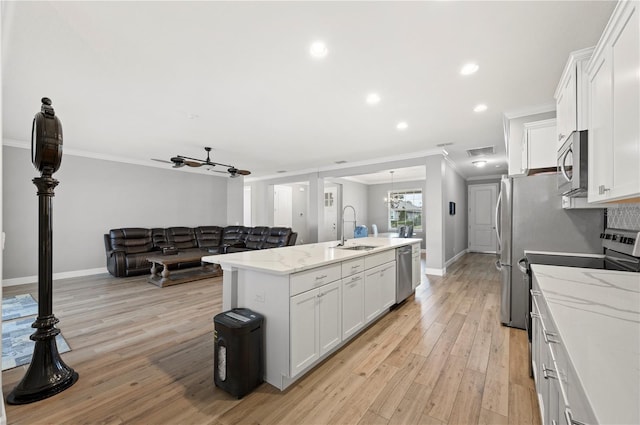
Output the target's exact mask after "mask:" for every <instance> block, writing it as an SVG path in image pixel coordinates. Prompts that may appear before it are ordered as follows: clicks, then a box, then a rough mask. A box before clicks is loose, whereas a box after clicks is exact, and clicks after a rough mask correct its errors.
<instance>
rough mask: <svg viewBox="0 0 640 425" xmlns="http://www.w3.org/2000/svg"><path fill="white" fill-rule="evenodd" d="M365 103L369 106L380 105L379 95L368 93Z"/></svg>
mask: <svg viewBox="0 0 640 425" xmlns="http://www.w3.org/2000/svg"><path fill="white" fill-rule="evenodd" d="M367 103H368V104H369V105H377V104H378V103H380V95H379V94H378V93H369V94H368V95H367Z"/></svg>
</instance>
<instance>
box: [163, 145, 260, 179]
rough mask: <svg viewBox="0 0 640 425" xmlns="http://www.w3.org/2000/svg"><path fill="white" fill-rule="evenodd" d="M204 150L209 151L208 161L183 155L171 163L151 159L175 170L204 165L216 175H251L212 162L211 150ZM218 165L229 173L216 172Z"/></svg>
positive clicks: (170, 161) (226, 165)
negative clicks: (225, 168) (171, 165)
mask: <svg viewBox="0 0 640 425" xmlns="http://www.w3.org/2000/svg"><path fill="white" fill-rule="evenodd" d="M204 150H205V151H207V159H197V158H190V157H188V156H183V155H177V156H174V157H173V158H171V160H169V161H165V160H164V159H155V158H151V159H152V160H154V161H158V162H166V163H167V164H173V168H181V167H184V166H185V165H186V166H188V167H202V166H203V165H204V166H209V167H211V168H209V169H208V170H209V171H213V172H215V173H222V174H225V173H229V175H230V176H231V177H238V176H248V175H249V174H251V171H248V170H240V169H238V168H236V167H234V166H233V165H228V164H221V163H219V162H214V161H212V160H211V158H210V157H209V152H211V148H210V147H208V146H207V147H205V148H204ZM216 165H219V166H221V167H227V171H220V170H214V169H213V167H215V166H216Z"/></svg>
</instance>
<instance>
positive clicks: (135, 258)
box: [125, 252, 151, 272]
mask: <svg viewBox="0 0 640 425" xmlns="http://www.w3.org/2000/svg"><path fill="white" fill-rule="evenodd" d="M148 256H149V253H148V252H140V253H136V254H127V256H126V257H125V264H126V266H127V272H130V271H133V270H135V271H138V270H144V271H147V272H148V271H149V270H151V263H150V262H148V261H147V257H148Z"/></svg>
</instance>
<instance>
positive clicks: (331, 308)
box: [318, 282, 342, 356]
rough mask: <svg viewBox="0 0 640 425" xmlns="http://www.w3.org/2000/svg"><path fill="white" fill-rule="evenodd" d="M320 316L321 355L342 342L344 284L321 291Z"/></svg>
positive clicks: (321, 289) (327, 286)
mask: <svg viewBox="0 0 640 425" xmlns="http://www.w3.org/2000/svg"><path fill="white" fill-rule="evenodd" d="M319 292H320V293H319V294H318V314H319V316H320V317H319V320H318V325H319V328H318V329H319V332H318V338H319V339H320V343H319V347H320V355H321V356H322V355H323V354H325V353H328V352H329V351H331V349H332V348H333V347H335V346H337V345H338V344H340V342H341V341H342V284H341V282H333V283H330V284H328V285H325V286H323V287H321V288H320V289H319Z"/></svg>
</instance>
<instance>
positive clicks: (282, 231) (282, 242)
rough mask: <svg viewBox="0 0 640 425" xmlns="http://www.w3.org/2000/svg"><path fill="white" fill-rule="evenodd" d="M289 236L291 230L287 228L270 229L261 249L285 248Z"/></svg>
mask: <svg viewBox="0 0 640 425" xmlns="http://www.w3.org/2000/svg"><path fill="white" fill-rule="evenodd" d="M290 236H291V228H289V227H272V228H271V229H269V235H268V236H267V239H266V240H265V241H264V243H263V244H262V248H278V247H281V246H286V245H287V243H288V242H289V237H290Z"/></svg>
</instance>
